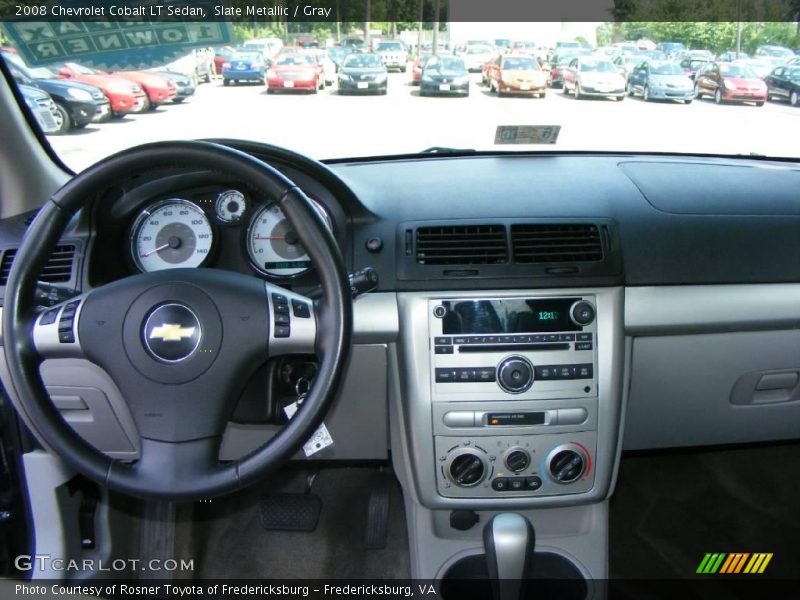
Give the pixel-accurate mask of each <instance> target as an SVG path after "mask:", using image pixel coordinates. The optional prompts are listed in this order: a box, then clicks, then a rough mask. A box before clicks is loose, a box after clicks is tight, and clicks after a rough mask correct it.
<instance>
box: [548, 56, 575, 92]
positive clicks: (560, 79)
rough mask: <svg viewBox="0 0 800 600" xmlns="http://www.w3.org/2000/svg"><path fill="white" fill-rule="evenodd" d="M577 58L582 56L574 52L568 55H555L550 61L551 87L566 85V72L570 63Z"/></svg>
mask: <svg viewBox="0 0 800 600" xmlns="http://www.w3.org/2000/svg"><path fill="white" fill-rule="evenodd" d="M576 56H580V54H577V53H574V52H568V53H566V54H556V55H553V57H552V59H551V61H550V86H551V87H554V88H555V87H561V86H562V85H564V71H566V70H567V67H568V66H569V63H570V62H571V61H572V59H574V58H575V57H576Z"/></svg>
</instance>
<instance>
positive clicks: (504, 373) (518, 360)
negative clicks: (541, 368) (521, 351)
mask: <svg viewBox="0 0 800 600" xmlns="http://www.w3.org/2000/svg"><path fill="white" fill-rule="evenodd" d="M497 383H499V384H500V387H501V388H503V389H504V390H505V391H507V392H510V393H512V394H521V393H522V392H524V391H525V390H527V389H528V388H529V387H531V385H532V384H533V365H531V363H530V362H529V361H528V359H527V358H523V357H521V356H510V357H508V358H506V359H505V360H504V361H503V362H501V363H500V365H499V366H498V367H497Z"/></svg>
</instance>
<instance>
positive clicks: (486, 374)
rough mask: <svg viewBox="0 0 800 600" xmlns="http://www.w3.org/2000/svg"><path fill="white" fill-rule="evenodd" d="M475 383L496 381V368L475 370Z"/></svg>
mask: <svg viewBox="0 0 800 600" xmlns="http://www.w3.org/2000/svg"><path fill="white" fill-rule="evenodd" d="M475 381H494V367H480V368H479V369H475Z"/></svg>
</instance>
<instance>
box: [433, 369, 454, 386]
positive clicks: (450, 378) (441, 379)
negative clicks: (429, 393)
mask: <svg viewBox="0 0 800 600" xmlns="http://www.w3.org/2000/svg"><path fill="white" fill-rule="evenodd" d="M455 380H456V370H455V369H436V383H453V382H454V381H455Z"/></svg>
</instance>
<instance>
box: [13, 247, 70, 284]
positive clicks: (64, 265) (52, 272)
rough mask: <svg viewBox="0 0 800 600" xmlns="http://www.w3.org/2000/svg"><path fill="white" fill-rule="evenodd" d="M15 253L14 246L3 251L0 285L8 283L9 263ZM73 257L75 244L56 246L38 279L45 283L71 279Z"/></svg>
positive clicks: (63, 281)
mask: <svg viewBox="0 0 800 600" xmlns="http://www.w3.org/2000/svg"><path fill="white" fill-rule="evenodd" d="M16 254H17V249H16V248H9V249H8V250H6V251H5V252H3V257H2V259H0V285H6V283H8V275H9V273H11V265H12V264H13V263H14V257H15V256H16ZM74 259H75V246H73V245H72V244H63V245H61V246H56V249H55V250H54V251H53V253H52V254H51V255H50V258H49V259H48V260H47V264H46V265H45V266H44V269H42V273H41V274H40V275H39V281H45V282H47V283H65V282H67V281H69V280H70V279H72V264H73V261H74Z"/></svg>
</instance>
